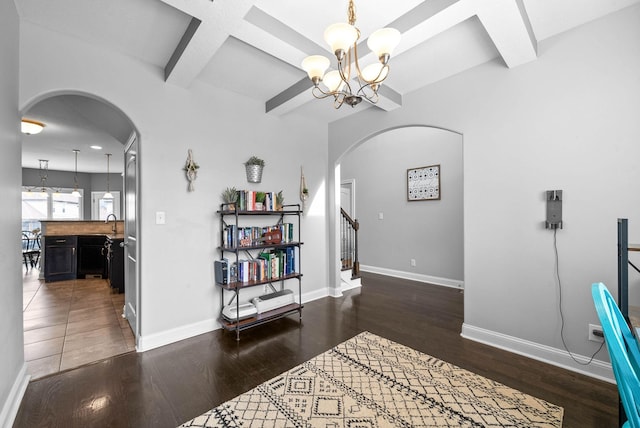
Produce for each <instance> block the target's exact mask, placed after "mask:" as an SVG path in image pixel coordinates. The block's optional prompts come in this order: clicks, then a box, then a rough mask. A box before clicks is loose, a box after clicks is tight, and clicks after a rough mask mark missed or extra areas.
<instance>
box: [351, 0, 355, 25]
mask: <svg viewBox="0 0 640 428" xmlns="http://www.w3.org/2000/svg"><path fill="white" fill-rule="evenodd" d="M349 25H356V6H355V5H354V4H353V0H349Z"/></svg>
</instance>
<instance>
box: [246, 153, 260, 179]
mask: <svg viewBox="0 0 640 428" xmlns="http://www.w3.org/2000/svg"><path fill="white" fill-rule="evenodd" d="M244 166H245V168H246V170H247V181H248V182H249V183H260V182H261V181H262V169H263V168H264V160H262V159H260V158H259V157H256V156H251V157H250V158H249V160H248V161H246V162H245V163H244Z"/></svg>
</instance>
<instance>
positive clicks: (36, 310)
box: [22, 91, 138, 378]
mask: <svg viewBox="0 0 640 428" xmlns="http://www.w3.org/2000/svg"><path fill="white" fill-rule="evenodd" d="M22 112H23V113H22V117H23V118H27V119H31V120H36V121H38V122H41V123H43V124H44V126H45V127H44V130H43V131H42V132H41V133H39V134H36V135H26V134H25V135H23V138H22V185H23V225H22V228H23V230H24V229H25V227H26V228H28V229H29V230H30V231H31V230H32V229H33V228H36V226H37V229H39V230H40V231H41V232H42V235H43V236H41V237H40V238H39V239H40V241H39V242H40V245H41V246H42V258H41V259H40V260H39V263H34V264H33V265H32V266H29V265H28V264H25V266H24V268H23V269H24V273H25V274H24V276H23V287H24V303H23V315H24V320H25V322H24V338H25V340H24V343H25V358H26V360H27V364H28V367H29V372H30V374H31V376H32V377H33V378H37V377H41V376H45V375H48V374H50V373H55V372H57V371H61V370H65V369H68V368H72V367H77V366H80V365H83V364H87V363H90V362H94V361H97V360H100V359H103V358H107V357H110V356H113V355H117V354H121V353H124V352H128V351H131V350H134V349H135V345H136V335H135V333H134V330H135V328H133V329H132V328H130V326H129V324H128V323H127V321H126V320H124V319H123V318H122V316H121V315H122V313H123V307H124V304H125V298H126V295H127V294H128V292H129V291H130V290H131V289H130V287H133V289H136V288H137V283H138V281H137V278H136V277H134V278H132V280H131V284H130V283H129V282H130V281H129V280H127V281H126V283H125V281H124V263H125V262H124V260H126V259H125V258H124V257H123V256H121V252H122V251H123V249H122V248H119V247H118V245H117V244H118V243H119V242H123V236H124V232H125V228H124V221H125V217H126V215H125V213H126V210H125V209H124V208H125V207H124V205H125V198H124V193H125V189H127V184H126V182H125V179H124V171H125V150H126V147H127V144H128V143H129V142H130V141H131V140H135V139H137V131H136V128H135V126H134V125H133V122H132V121H131V120H130V119H129V118H128V117H127V116H126V115H125V114H124V113H123V112H122V111H121V110H120V109H119V108H117V107H116V106H114V105H113V104H112V103H110V102H109V101H107V100H104V99H102V98H99V97H96V96H94V95H91V94H85V93H79V92H77V91H56V92H52V93H47V94H42V95H40V96H38V97H36V98H35V99H32V100H30V101H29V102H28V103H27V104H26V105H25V106H24V108H23V109H22ZM43 161H44V162H43ZM43 165H44V166H43ZM45 167H46V168H45ZM135 188H136V187H135V186H133V189H135ZM74 191H78V192H79V193H80V195H79V196H78V195H77V194H75V195H74V194H72V192H74ZM106 193H111V194H112V196H113V197H112V198H109V196H108V195H105V194H106ZM35 194H37V196H38V197H35V199H37V200H38V201H40V202H39V205H37V204H35V205H36V207H35V208H37V209H33V208H34V206H33V205H34V204H30V203H29V201H30V200H29V196H28V195H35ZM25 195H27V196H26V199H27V200H26V201H25ZM35 199H34V200H35ZM127 201H128V199H127ZM25 207H26V208H27V209H25ZM109 214H115V216H116V220H115V221H114V220H113V216H109ZM105 220H110V221H109V222H108V223H107V222H106V221H105ZM37 221H41V222H42V223H44V225H42V224H40V225H36V222H37ZM47 228H48V229H49V232H47V231H46V229H47ZM66 236H70V237H72V239H71V240H69V245H70V249H69V251H68V252H67V254H69V256H68V257H67V258H66V259H65V261H66V262H69V263H72V264H74V265H73V266H71V265H67V267H69V272H66V271H65V272H66V273H65V275H67V274H68V275H67V276H68V277H67V276H65V277H64V278H63V277H55V275H53V276H52V277H51V278H55V279H54V280H51V281H49V280H47V279H50V278H46V275H45V272H46V271H47V270H48V268H49V267H51V268H52V269H51V271H52V272H58V270H57V268H56V269H54V268H53V265H55V264H56V262H57V260H56V262H54V261H53V260H54V259H53V258H51V257H54V256H53V254H54V252H53V251H51V254H50V256H51V257H47V248H49V247H48V244H47V242H49V243H53V241H54V240H55V239H54V238H62V237H66ZM107 238H109V239H107ZM58 240H59V239H58ZM108 243H111V244H115V245H112V247H107V246H106V245H107V244H108ZM65 251H66V250H65ZM55 254H58V253H55ZM60 254H62V250H61V252H60ZM56 258H57V255H56ZM118 263H122V264H118ZM133 294H134V295H137V293H133Z"/></svg>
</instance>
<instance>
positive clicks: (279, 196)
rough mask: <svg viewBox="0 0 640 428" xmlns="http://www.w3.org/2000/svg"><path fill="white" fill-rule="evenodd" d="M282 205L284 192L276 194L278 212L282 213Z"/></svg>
mask: <svg viewBox="0 0 640 428" xmlns="http://www.w3.org/2000/svg"><path fill="white" fill-rule="evenodd" d="M282 204H284V195H283V194H282V190H281V191H279V192H278V193H276V210H277V211H282Z"/></svg>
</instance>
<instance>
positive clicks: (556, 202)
mask: <svg viewBox="0 0 640 428" xmlns="http://www.w3.org/2000/svg"><path fill="white" fill-rule="evenodd" d="M544 225H545V227H546V228H547V229H562V190H547V220H546V221H545V222H544Z"/></svg>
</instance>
